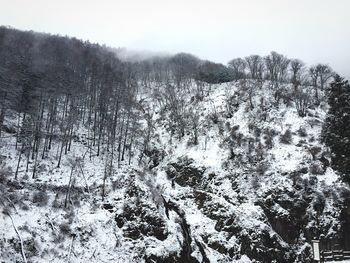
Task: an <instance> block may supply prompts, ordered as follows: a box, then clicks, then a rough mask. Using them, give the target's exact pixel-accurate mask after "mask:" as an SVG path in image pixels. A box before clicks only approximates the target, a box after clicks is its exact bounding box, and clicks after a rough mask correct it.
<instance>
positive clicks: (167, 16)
mask: <svg viewBox="0 0 350 263" xmlns="http://www.w3.org/2000/svg"><path fill="white" fill-rule="evenodd" d="M0 24H1V25H9V26H12V27H15V28H18V29H25V30H34V31H40V32H48V33H52V34H60V35H69V36H75V37H77V38H81V39H84V40H90V41H91V42H97V43H100V44H106V45H108V46H112V47H127V48H129V49H132V50H149V51H159V52H169V53H176V52H180V51H183V52H189V53H192V54H194V55H197V56H199V57H200V58H204V59H210V60H213V61H216V62H223V63H226V62H227V61H229V60H230V59H232V58H235V57H243V56H247V55H250V54H260V55H265V54H267V53H269V52H270V51H271V50H275V51H277V52H280V53H283V54H285V55H287V56H288V57H291V58H294V57H296V58H300V59H302V60H304V61H305V62H306V63H308V64H313V63H317V62H323V63H328V64H329V65H331V66H332V67H333V68H334V69H335V70H336V71H338V72H339V73H341V74H343V75H346V76H347V77H348V78H350V0H173V1H170V0H124V1H120V0H99V1H97V0H56V1H54V0H21V1H20V0H0Z"/></svg>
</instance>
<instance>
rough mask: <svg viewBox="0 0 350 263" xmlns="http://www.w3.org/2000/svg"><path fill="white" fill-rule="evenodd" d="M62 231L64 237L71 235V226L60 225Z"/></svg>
mask: <svg viewBox="0 0 350 263" xmlns="http://www.w3.org/2000/svg"><path fill="white" fill-rule="evenodd" d="M59 227H60V231H61V233H62V234H64V235H69V234H70V225H69V224H68V223H62V224H60V226H59Z"/></svg>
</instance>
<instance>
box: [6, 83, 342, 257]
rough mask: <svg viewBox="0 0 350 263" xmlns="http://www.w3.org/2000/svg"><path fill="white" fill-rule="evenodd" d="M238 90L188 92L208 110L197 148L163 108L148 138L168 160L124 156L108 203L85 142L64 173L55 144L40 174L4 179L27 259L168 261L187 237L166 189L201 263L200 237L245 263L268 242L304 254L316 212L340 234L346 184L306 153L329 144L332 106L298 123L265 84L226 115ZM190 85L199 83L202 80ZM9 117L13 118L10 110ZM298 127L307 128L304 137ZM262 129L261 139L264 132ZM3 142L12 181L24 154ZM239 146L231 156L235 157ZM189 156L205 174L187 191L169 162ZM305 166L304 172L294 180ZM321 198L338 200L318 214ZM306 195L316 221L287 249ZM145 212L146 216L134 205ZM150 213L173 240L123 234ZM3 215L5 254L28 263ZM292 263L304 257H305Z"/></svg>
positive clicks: (308, 216)
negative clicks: (325, 126) (42, 197)
mask: <svg viewBox="0 0 350 263" xmlns="http://www.w3.org/2000/svg"><path fill="white" fill-rule="evenodd" d="M239 89H240V87H239V85H238V83H236V82H234V83H226V84H220V85H211V86H210V87H209V86H207V87H206V92H207V94H208V96H205V97H204V98H203V100H202V101H199V102H196V104H193V103H194V102H191V96H192V95H193V94H188V97H187V98H186V100H187V101H186V103H187V106H188V107H195V109H196V110H197V111H198V112H199V113H200V115H199V116H200V117H199V123H200V125H199V136H198V137H199V138H198V144H197V145H193V144H191V143H189V142H190V141H191V140H192V135H191V133H190V132H189V133H186V134H185V136H184V137H183V138H181V139H178V138H176V137H175V136H171V135H170V134H169V132H168V131H167V129H166V127H165V126H166V125H165V119H166V118H167V116H166V114H167V113H166V112H165V116H161V115H160V114H155V115H154V121H155V129H154V130H155V134H157V136H156V135H154V136H153V138H152V141H151V144H152V145H153V146H154V147H155V148H157V149H160V150H163V151H164V152H165V153H166V154H165V156H164V158H163V159H162V160H161V161H160V163H159V165H158V166H157V167H155V168H152V169H149V168H148V167H147V162H145V163H143V164H142V165H139V164H138V162H137V160H136V157H135V160H133V162H132V165H131V166H128V165H127V164H126V162H125V163H121V166H120V167H118V168H115V173H114V175H113V176H110V177H109V178H108V180H107V196H106V197H105V199H104V200H102V198H101V184H102V180H103V177H104V169H105V156H104V155H103V154H102V155H101V156H99V157H97V156H92V157H91V158H90V156H89V154H86V153H87V150H88V149H87V148H86V146H84V144H83V142H82V141H81V140H80V141H75V142H73V144H72V147H71V151H70V152H69V153H68V154H67V155H65V156H64V158H63V162H62V165H61V167H60V168H57V167H56V166H57V160H56V151H57V148H55V147H59V144H55V145H54V150H53V151H52V152H51V153H50V155H49V156H48V158H47V159H44V160H40V165H39V167H40V169H39V171H38V174H37V176H36V178H35V179H33V178H31V174H30V173H28V174H26V173H25V164H26V163H25V162H24V161H23V162H22V164H21V166H20V172H19V180H18V181H19V182H20V184H19V186H18V187H17V188H16V187H12V188H11V189H10V187H9V186H8V185H5V183H4V186H3V187H4V188H6V189H5V190H4V191H6V194H7V196H8V197H9V198H10V199H11V200H13V202H12V203H15V204H14V206H15V209H13V206H12V205H10V206H9V207H10V208H9V209H10V211H11V215H12V218H13V222H14V224H15V226H16V227H17V228H18V230H19V233H20V235H21V237H22V239H23V240H24V244H25V248H26V250H27V254H28V255H27V257H30V259H31V261H32V262H49V261H50V262H68V261H70V262H125V263H126V262H144V260H145V256H150V255H155V256H157V257H166V256H168V255H170V254H174V253H175V254H176V253H179V251H180V250H181V246H182V243H183V235H182V229H181V226H180V224H179V220H180V219H179V216H178V215H177V214H176V213H175V212H174V211H171V212H170V214H169V218H168V217H167V216H166V214H165V208H164V206H163V203H162V196H163V197H164V198H165V199H166V200H172V201H173V202H175V203H176V204H177V205H178V206H179V207H180V208H181V209H182V210H183V211H184V213H185V218H186V220H187V223H188V224H189V226H190V231H191V237H192V244H191V246H192V249H193V253H192V256H194V257H195V258H197V260H198V261H200V260H201V259H202V254H201V252H200V251H199V248H198V246H197V245H196V244H195V243H194V239H195V240H198V241H199V242H201V243H202V244H205V251H206V255H207V257H208V258H209V260H210V262H240V263H248V262H257V261H259V260H258V259H256V261H253V260H255V259H253V258H249V256H250V257H253V256H254V255H256V254H257V253H256V252H255V251H263V250H266V249H267V247H265V246H267V245H266V244H265V243H269V242H270V243H271V244H273V245H272V246H274V247H273V248H271V251H270V252H271V253H272V252H273V251H275V252H276V251H282V252H281V253H280V254H283V253H285V251H293V253H298V254H300V255H302V254H306V253H308V252H307V251H308V249H310V245H309V243H308V242H309V241H310V240H309V239H308V238H307V237H306V236H305V235H306V233H307V231H305V229H306V228H312V227H314V224H316V223H315V222H316V221H315V217H317V220H318V224H321V225H322V226H323V230H324V231H325V233H324V234H326V235H327V234H329V235H331V234H332V232H334V231H337V230H338V228H339V225H340V224H339V221H338V216H339V207H337V206H336V205H335V203H336V202H337V198H339V195H340V194H339V192H340V190H339V189H341V188H344V185H343V184H342V183H341V182H340V181H339V178H338V176H337V174H336V173H335V172H334V171H333V170H332V169H331V168H330V167H327V168H326V169H324V171H322V172H320V173H319V174H313V173H312V172H311V171H310V167H311V166H312V165H314V164H315V165H317V164H319V162H318V160H314V159H313V156H312V155H311V154H310V149H311V148H312V147H314V146H317V147H320V148H321V151H323V150H324V146H323V145H322V144H321V142H320V139H319V138H320V134H321V129H322V122H323V121H324V118H325V114H326V112H325V111H326V107H325V105H321V106H319V107H315V108H314V109H310V112H309V115H308V116H306V117H304V118H302V117H300V116H299V115H298V113H297V111H296V109H295V107H293V106H290V105H289V106H287V105H285V104H283V103H281V104H280V105H279V106H278V107H276V106H273V93H272V91H271V90H269V89H268V85H266V86H264V87H263V88H261V89H258V90H256V92H255V93H254V95H253V99H252V100H253V103H254V108H253V109H249V100H248V99H247V98H246V97H244V96H243V97H238V102H239V104H238V106H237V107H236V108H235V109H234V111H233V112H230V114H231V116H229V117H227V115H228V112H227V111H228V110H227V108H228V103H229V102H228V99H229V97H230V96H232V95H233V94H234V93H235V92H238V91H239ZM191 90H192V91H193V90H195V87H193V89H191ZM142 96H143V97H145V98H147V99H148V102H149V103H150V104H153V106H154V108H155V112H159V111H160V109H159V108H157V107H158V106H157V104H156V102H153V101H152V97H151V96H150V93H148V92H145V93H144V94H142ZM146 96H149V97H146ZM261 98H263V100H262V99H261ZM150 107H151V106H150ZM213 113H215V114H217V116H218V121H217V123H214V122H213V121H212V120H211V117H210V116H212V114H213ZM6 122H7V124H10V123H11V122H12V123H13V124H12V125H16V121H15V119H14V118H11V117H9V118H7V119H6ZM237 125H238V130H237V132H236V134H238V133H239V134H241V136H242V142H238V141H234V139H233V137H232V134H233V133H232V128H233V127H234V126H237ZM301 128H303V129H304V130H305V131H306V135H300V134H299V132H298V131H299V130H300V129H301ZM288 129H289V130H290V131H291V134H292V140H291V142H290V143H283V142H281V140H280V135H281V134H283V133H284V132H285V131H286V130H288ZM259 130H260V131H259ZM268 131H273V133H274V135H273V137H272V142H271V143H272V145H271V147H270V148H269V147H267V143H266V139H265V136H267V135H266V134H267V133H266V134H265V132H268ZM259 132H260V133H261V135H257V134H258V133H259ZM83 134H86V130H85V128H84V127H82V126H81V127H79V129H78V130H77V136H78V137H79V138H83V137H84V135H83ZM5 137H6V138H5V139H2V141H1V146H0V147H1V148H0V153H1V156H4V160H5V161H4V162H2V163H0V168H1V169H2V171H5V170H6V171H8V173H7V174H8V175H9V178H8V180H11V181H13V171H15V168H16V165H17V159H18V151H17V150H16V149H15V148H14V145H15V138H14V137H13V136H11V135H9V134H5ZM251 145H253V147H252V148H250V147H251ZM259 145H262V146H263V149H260V150H261V151H262V153H261V152H259V147H260V146H259ZM231 150H232V151H233V152H234V153H235V157H234V158H231V159H230V151H231ZM259 154H260V155H262V156H261V157H259V158H260V159H259V158H258V157H257V156H259ZM184 157H186V158H187V160H190V164H189V166H190V167H192V168H194V169H203V172H201V173H200V178H197V179H198V181H199V182H198V183H197V184H195V185H183V186H181V185H179V184H178V183H174V181H173V180H172V179H170V178H169V175H168V174H167V170H168V169H169V165H170V164H174V163H175V164H176V163H180V160H181V159H183V158H184ZM77 158H78V159H80V160H81V161H80V166H79V167H76V168H75V170H74V186H75V187H76V188H75V189H74V191H73V192H72V196H73V197H74V198H72V199H74V200H72V202H71V203H70V204H69V205H68V206H69V207H68V208H63V207H62V206H63V203H64V199H65V195H66V193H67V185H68V183H69V180H70V178H69V175H70V173H71V169H72V163H74V161H75V160H77ZM249 158H251V159H249ZM315 158H316V159H317V158H319V156H316V157H315ZM258 166H259V167H260V166H263V167H265V168H264V169H263V172H261V171H260V169H257V168H258ZM301 170H303V171H304V172H302V173H301V172H300V173H298V174H297V175H293V173H294V172H296V171H301ZM11 171H12V172H11ZM180 173H181V172H179V174H180ZM179 176H180V175H179ZM293 176H294V177H293ZM175 181H176V180H175ZM186 183H188V182H186V180H185V182H184V184H186ZM87 186H88V187H87ZM13 189H15V190H13ZM39 190H41V191H46V193H47V195H48V202H47V203H46V204H43V205H41V204H40V203H33V194H34V193H36V192H38V191H39ZM338 190H339V191H338ZM133 191H134V192H133ZM307 191H308V192H307ZM327 191H328V192H327ZM325 192H326V193H325ZM330 193H332V194H330ZM316 194H317V196H320V197H319V198H321V199H322V196H323V197H324V195H325V194H329V195H333V196H332V197H331V198H326V199H325V200H324V203H323V204H324V209H323V211H324V212H323V213H321V214H317V211H316V210H315V208H314V206H316V201H317V200H318V199H317V198H316V197H314V196H316ZM300 198H307V201H305V202H306V204H304V203H303V206H305V207H303V208H302V209H304V210H302V209H301V210H302V211H303V212H304V213H305V215H303V220H306V221H307V223H308V224H307V226H305V229H298V231H300V234H298V235H297V238H296V239H295V240H292V242H293V243H292V245H291V244H289V243H288V242H291V241H290V238H291V237H290V236H289V235H288V233H284V232H285V229H286V227H289V226H294V225H293V220H294V219H293V217H297V216H298V215H296V214H295V213H296V212H294V210H293V209H294V208H293V206H292V204H293V203H294V202H297V201H298V200H299V199H300ZM276 200H277V201H276ZM288 202H290V203H291V204H289V203H288ZM302 202H304V201H303V200H302ZM270 203H273V204H270ZM106 205H107V206H106ZM268 205H270V207H269V209H270V210H271V211H273V213H274V214H272V215H267V212H266V210H265V209H266V208H267V206H268ZM128 206H130V207H132V209H131V212H130V213H132V211H134V212H135V215H132V216H131V215H130V217H129V218H125V220H124V221H125V222H123V223H124V225H123V226H118V222H117V220H116V217H117V216H118V215H120V214H123V213H124V212H125V211H126V207H128ZM106 207H107V208H106ZM139 208H140V209H141V212H140V213H138V212H136V211H138V209H139ZM146 208H147V209H146ZM335 209H338V210H335ZM147 211H148V212H147ZM149 211H152V212H149ZM146 213H149V214H150V215H151V216H150V218H151V219H150V220H151V221H152V220H153V221H154V220H156V221H157V220H159V222H160V223H159V224H164V226H165V229H166V232H167V236H166V238H165V239H163V240H161V239H157V238H156V237H155V236H152V235H149V236H148V235H146V234H142V235H140V237H139V238H133V235H131V234H130V235H129V236H127V235H126V232H127V231H130V232H131V230H130V229H132V230H135V229H136V230H138V226H137V225H136V226H135V224H142V223H145V222H142V220H147V216H145V214H146ZM126 216H128V215H125V217H126ZM272 217H274V218H282V219H283V220H286V222H287V223H286V222H285V221H281V222H280V221H278V222H277V221H276V222H271V218H272ZM140 218H141V221H140ZM1 220H2V223H1V224H0V234H1V240H3V241H2V243H1V245H2V246H1V249H2V251H1V252H2V255H3V260H4V261H5V262H16V261H20V260H21V254H20V249H19V244H18V236H17V234H16V231H15V229H14V227H13V224H12V221H11V219H10V217H9V216H7V215H5V214H2V215H1ZM157 222H158V221H157ZM303 222H304V221H303ZM146 223H148V222H146ZM288 224H289V225H288ZM228 229H229V230H228ZM136 230H135V231H136ZM291 231H293V230H291ZM292 237H294V235H292ZM242 240H243V241H242ZM266 240H267V241H266ZM244 242H245V243H244ZM264 242H265V243H264ZM243 244H244V246H243ZM247 244H248V245H247ZM269 249H270V248H269ZM295 251H298V252H295ZM246 253H247V254H249V256H248V255H246ZM271 253H270V254H271ZM276 253H277V252H276ZM305 257H307V256H305ZM278 262H281V261H278ZM288 262H289V261H288ZM295 262H298V261H297V259H296V261H295ZM299 262H302V261H299Z"/></svg>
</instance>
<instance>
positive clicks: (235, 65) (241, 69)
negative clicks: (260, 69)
mask: <svg viewBox="0 0 350 263" xmlns="http://www.w3.org/2000/svg"><path fill="white" fill-rule="evenodd" d="M228 66H229V68H231V69H232V71H233V75H234V77H235V78H236V79H242V78H244V77H245V70H246V68H247V62H246V61H245V60H244V59H242V58H235V59H232V60H230V61H229V62H228Z"/></svg>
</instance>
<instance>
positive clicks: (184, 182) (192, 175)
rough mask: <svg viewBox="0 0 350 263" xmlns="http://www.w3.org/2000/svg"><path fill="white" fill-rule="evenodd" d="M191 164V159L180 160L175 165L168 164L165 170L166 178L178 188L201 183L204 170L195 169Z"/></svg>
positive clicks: (201, 168)
mask: <svg viewBox="0 0 350 263" xmlns="http://www.w3.org/2000/svg"><path fill="white" fill-rule="evenodd" d="M192 163H193V160H191V159H188V158H180V159H179V160H178V162H177V163H171V164H169V165H168V167H167V170H166V173H167V176H168V178H169V179H172V180H174V181H175V182H176V183H177V184H179V185H180V186H195V185H197V184H198V183H199V182H200V181H201V178H202V176H203V174H204V172H205V168H203V167H195V166H193V165H192Z"/></svg>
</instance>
